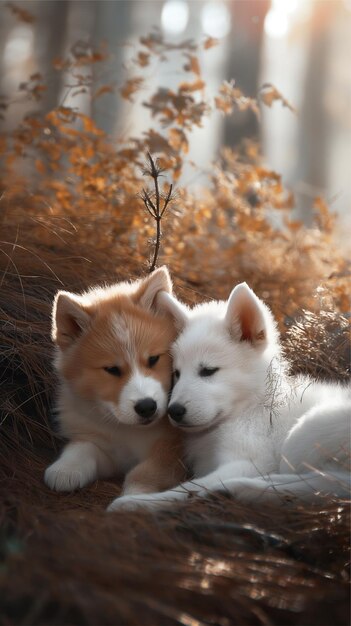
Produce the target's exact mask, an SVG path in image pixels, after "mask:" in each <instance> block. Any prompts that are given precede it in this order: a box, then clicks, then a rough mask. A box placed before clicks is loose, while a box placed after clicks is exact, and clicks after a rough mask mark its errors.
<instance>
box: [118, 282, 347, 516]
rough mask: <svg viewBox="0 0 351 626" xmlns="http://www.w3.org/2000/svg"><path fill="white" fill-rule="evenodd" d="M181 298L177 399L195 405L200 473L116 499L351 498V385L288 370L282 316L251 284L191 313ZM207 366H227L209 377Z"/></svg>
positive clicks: (160, 502)
mask: <svg viewBox="0 0 351 626" xmlns="http://www.w3.org/2000/svg"><path fill="white" fill-rule="evenodd" d="M167 300H170V298H169V297H168V296H167V298H164V299H163V302H164V303H166V305H167ZM171 300H172V304H171V306H169V307H168V310H169V311H171V312H172V314H173V315H175V316H177V319H178V324H179V326H180V327H182V328H183V332H182V333H181V334H180V336H179V338H178V340H177V341H176V343H175V345H174V348H173V355H174V369H175V370H179V371H180V377H179V380H178V381H177V382H176V384H175V386H174V389H173V392H172V396H171V401H170V405H172V404H173V403H180V404H182V405H183V406H184V407H185V408H186V415H185V417H184V422H182V427H183V428H184V431H185V432H186V433H187V434H188V436H187V460H188V462H189V464H190V465H191V466H192V468H193V474H194V479H193V480H192V481H189V482H187V483H184V484H183V485H180V486H179V487H177V488H176V489H173V490H170V491H167V492H163V493H159V494H148V495H141V496H139V497H138V496H124V497H122V498H120V499H119V501H118V502H117V506H115V507H114V508H115V509H116V508H117V509H118V508H119V509H131V508H138V507H143V508H148V509H152V510H158V509H160V508H166V507H168V506H170V505H171V504H172V503H174V502H175V501H176V500H184V499H187V498H189V497H191V496H193V495H194V494H197V495H198V496H206V495H208V494H209V492H212V491H214V490H215V491H218V490H225V491H227V492H229V493H231V494H233V495H234V496H235V497H236V498H238V499H240V500H243V501H252V500H256V499H257V500H259V501H274V502H279V503H287V502H291V501H296V499H307V500H309V501H312V500H314V499H316V498H317V499H318V498H319V497H321V496H323V495H324V496H327V495H330V494H331V495H333V496H337V497H340V498H346V497H348V496H349V488H350V476H349V463H350V413H351V400H350V391H349V389H348V388H347V387H345V386H341V385H337V384H327V383H320V382H314V381H312V380H311V379H309V378H307V377H304V376H298V377H290V376H288V374H287V372H286V364H285V362H284V359H283V358H282V356H281V350H280V344H279V339H278V333H277V330H276V325H275V322H274V318H273V316H272V314H271V312H270V311H269V309H268V308H267V307H266V306H265V305H264V303H263V302H261V301H260V300H259V299H258V298H257V296H256V295H255V294H254V293H253V292H252V291H251V290H250V289H249V287H247V285H246V284H242V285H239V286H238V287H236V288H235V289H234V290H233V292H232V293H231V295H230V297H229V300H228V302H210V303H204V304H201V305H198V306H196V307H195V308H194V309H192V310H191V311H190V310H187V312H186V315H185V313H184V311H185V309H184V307H181V308H180V309H179V313H177V309H176V306H175V305H174V298H172V297H171ZM202 367H207V368H208V367H213V368H215V367H216V368H219V369H218V371H217V372H216V373H215V374H214V375H213V376H209V377H201V376H200V375H199V372H200V370H201V368H202Z"/></svg>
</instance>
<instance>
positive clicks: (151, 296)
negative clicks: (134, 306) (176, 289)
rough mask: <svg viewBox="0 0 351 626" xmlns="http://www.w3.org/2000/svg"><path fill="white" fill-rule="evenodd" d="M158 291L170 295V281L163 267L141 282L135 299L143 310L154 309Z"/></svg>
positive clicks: (165, 268)
mask: <svg viewBox="0 0 351 626" xmlns="http://www.w3.org/2000/svg"><path fill="white" fill-rule="evenodd" d="M160 291H166V292H167V293H172V281H171V277H170V275H169V272H168V269H167V267H166V266H165V265H163V266H162V267H159V268H158V269H157V270H154V271H153V272H152V274H150V275H149V276H147V277H146V278H144V279H143V280H142V281H141V283H140V286H139V288H138V290H137V292H136V294H135V298H136V300H137V302H138V304H140V306H142V307H143V309H152V308H154V309H155V308H156V296H157V294H158V293H159V292H160Z"/></svg>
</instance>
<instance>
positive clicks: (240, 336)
mask: <svg viewBox="0 0 351 626" xmlns="http://www.w3.org/2000/svg"><path fill="white" fill-rule="evenodd" d="M225 323H226V324H227V326H228V328H229V330H230V333H231V335H232V336H233V337H234V338H235V339H236V340H238V341H249V342H250V343H252V344H253V345H254V346H256V347H262V348H263V347H265V346H266V344H267V341H268V334H269V332H270V330H274V327H275V324H274V320H273V316H272V314H271V313H270V311H269V309H268V308H267V307H266V305H265V304H264V303H263V302H262V300H260V299H259V298H258V297H257V296H256V294H255V293H254V292H253V291H252V289H250V287H249V286H248V285H247V284H246V283H240V285H237V286H236V287H234V289H233V291H232V292H231V294H230V296H229V298H228V305H227V312H226V315H225Z"/></svg>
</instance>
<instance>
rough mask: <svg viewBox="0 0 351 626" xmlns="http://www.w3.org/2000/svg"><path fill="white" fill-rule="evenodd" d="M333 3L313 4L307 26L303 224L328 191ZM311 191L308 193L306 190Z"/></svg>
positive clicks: (300, 205)
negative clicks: (328, 91)
mask: <svg viewBox="0 0 351 626" xmlns="http://www.w3.org/2000/svg"><path fill="white" fill-rule="evenodd" d="M335 9H336V3H334V2H321V3H319V2H315V3H314V8H313V15H312V19H311V27H310V47H309V51H308V57H307V58H308V61H307V71H306V78H305V89H304V94H305V97H304V101H303V105H302V110H301V119H300V127H299V144H300V146H299V155H300V162H299V164H298V167H299V172H300V177H301V178H302V179H303V180H304V182H305V183H306V184H307V193H303V192H301V193H299V194H298V197H297V204H298V206H297V209H298V213H299V214H300V215H299V216H300V217H301V218H302V219H303V220H304V222H305V223H307V224H310V223H311V220H312V208H313V202H314V197H315V196H317V195H319V194H321V193H322V194H323V191H324V190H325V189H326V188H327V170H328V165H327V155H328V133H329V124H328V114H327V112H326V110H325V98H324V96H325V90H326V81H327V76H326V67H327V61H328V56H329V52H330V50H329V44H330V39H329V35H330V23H331V21H332V20H333V19H334V17H335ZM308 190H310V191H308Z"/></svg>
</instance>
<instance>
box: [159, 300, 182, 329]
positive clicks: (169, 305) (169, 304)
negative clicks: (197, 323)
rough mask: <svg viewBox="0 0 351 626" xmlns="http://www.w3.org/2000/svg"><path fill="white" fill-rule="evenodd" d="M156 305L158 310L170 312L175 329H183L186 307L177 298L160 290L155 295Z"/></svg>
mask: <svg viewBox="0 0 351 626" xmlns="http://www.w3.org/2000/svg"><path fill="white" fill-rule="evenodd" d="M157 307H158V310H159V311H163V312H164V313H170V315H172V317H173V319H174V322H175V325H176V328H177V330H179V331H181V330H183V328H184V326H185V324H186V322H187V319H188V313H187V307H186V306H185V305H184V304H182V303H181V302H179V300H177V298H175V297H174V296H172V295H171V294H169V293H166V292H165V291H160V293H159V294H158V296H157Z"/></svg>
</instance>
